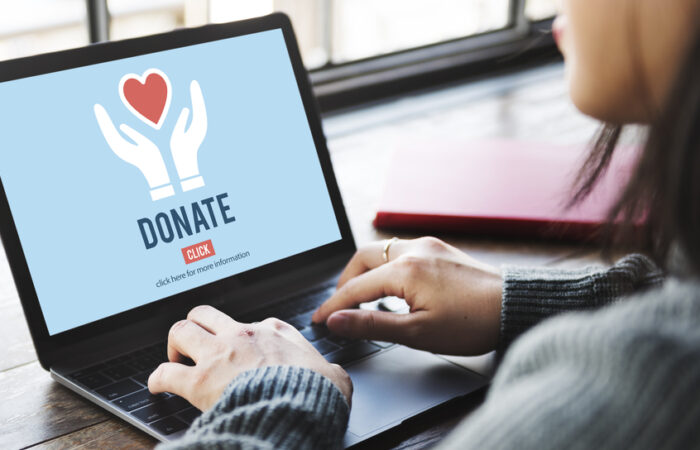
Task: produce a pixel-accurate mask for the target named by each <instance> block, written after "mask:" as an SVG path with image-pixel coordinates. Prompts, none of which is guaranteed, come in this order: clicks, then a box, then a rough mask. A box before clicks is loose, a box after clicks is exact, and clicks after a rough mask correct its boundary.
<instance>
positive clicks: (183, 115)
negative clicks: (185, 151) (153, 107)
mask: <svg viewBox="0 0 700 450" xmlns="http://www.w3.org/2000/svg"><path fill="white" fill-rule="evenodd" d="M189 117H190V109H189V108H182V111H181V112H180V115H179V116H178V118H177V122H175V127H174V128H173V134H172V136H171V137H170V144H171V145H172V143H173V141H175V140H177V139H180V138H181V137H182V136H183V135H184V134H185V126H186V125H187V119H188V118H189Z"/></svg>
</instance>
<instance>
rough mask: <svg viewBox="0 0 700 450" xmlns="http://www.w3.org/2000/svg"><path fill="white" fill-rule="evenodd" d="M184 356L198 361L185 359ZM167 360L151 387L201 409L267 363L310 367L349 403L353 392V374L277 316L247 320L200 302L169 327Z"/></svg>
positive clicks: (155, 373) (153, 374)
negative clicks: (330, 360)
mask: <svg viewBox="0 0 700 450" xmlns="http://www.w3.org/2000/svg"><path fill="white" fill-rule="evenodd" d="M185 357H188V358H191V359H192V360H193V361H194V362H195V365H194V366H187V365H184V364H182V361H183V360H184V358H185ZM168 360H170V362H166V363H163V364H161V365H160V366H158V368H157V369H156V370H155V371H154V372H153V373H152V374H151V376H150V377H149V379H148V389H149V390H150V391H151V392H152V393H154V394H156V393H159V392H172V393H173V394H177V395H179V396H181V397H184V398H185V399H187V400H188V401H189V402H190V403H192V404H193V405H194V406H196V407H197V408H199V409H200V410H202V411H204V410H206V409H209V408H210V407H211V406H213V405H214V403H216V402H217V400H218V399H219V397H221V394H222V393H223V392H224V389H226V387H227V386H228V385H229V384H230V383H231V381H233V379H234V378H236V376H238V375H239V374H240V373H242V372H245V371H247V370H251V369H257V368H259V367H264V366H280V365H281V366H298V367H305V368H308V369H311V370H313V371H316V372H318V373H320V374H321V375H324V376H326V377H327V378H328V379H330V380H331V381H332V382H333V383H334V384H335V385H336V386H337V387H338V389H340V391H341V392H342V393H343V395H345V398H346V399H347V401H348V403H350V399H351V397H352V382H351V381H350V377H349V376H348V374H347V373H346V372H345V371H344V370H343V369H342V368H341V367H340V366H338V365H337V364H330V363H328V362H327V361H326V360H325V359H324V358H323V356H321V354H320V353H318V352H317V351H316V349H315V348H313V346H312V345H311V344H310V343H309V342H308V341H307V340H306V339H304V337H303V336H302V335H301V334H300V333H299V332H298V331H297V330H296V329H295V328H294V327H292V326H291V325H289V324H287V323H285V322H282V321H281V320H278V319H266V320H264V321H262V322H259V323H254V324H245V323H239V322H236V321H235V320H233V319H232V318H230V317H229V316H227V315H226V314H224V313H222V312H221V311H218V310H217V309H215V308H212V307H211V306H198V307H196V308H194V309H193V310H192V311H190V313H189V314H188V315H187V319H186V320H181V321H179V322H177V323H175V324H174V325H173V326H172V328H170V333H169V334H168Z"/></svg>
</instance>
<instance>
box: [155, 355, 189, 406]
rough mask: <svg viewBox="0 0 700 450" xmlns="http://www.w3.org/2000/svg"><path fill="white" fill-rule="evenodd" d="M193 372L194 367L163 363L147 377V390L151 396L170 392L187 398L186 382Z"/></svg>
mask: <svg viewBox="0 0 700 450" xmlns="http://www.w3.org/2000/svg"><path fill="white" fill-rule="evenodd" d="M194 370H195V369H194V367H190V366H185V365H184V364H178V363H172V362H167V363H163V364H161V365H160V366H158V367H157V368H156V370H154V371H153V373H152V374H151V375H150V376H149V377H148V390H149V391H151V393H152V394H160V393H161V392H171V393H173V394H177V395H179V396H181V397H185V398H187V394H189V392H188V385H187V381H188V380H190V379H192V375H193V372H194Z"/></svg>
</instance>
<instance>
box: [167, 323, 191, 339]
mask: <svg viewBox="0 0 700 450" xmlns="http://www.w3.org/2000/svg"><path fill="white" fill-rule="evenodd" d="M187 323H188V321H187V320H178V321H177V322H175V323H174V324H173V326H171V327H170V331H169V332H168V336H169V337H173V336H176V335H177V334H178V333H179V332H180V330H182V329H183V328H184V327H185V326H187Z"/></svg>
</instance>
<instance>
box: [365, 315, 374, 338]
mask: <svg viewBox="0 0 700 450" xmlns="http://www.w3.org/2000/svg"><path fill="white" fill-rule="evenodd" d="M365 328H366V329H367V332H368V333H373V332H375V331H376V329H377V317H376V315H375V313H374V311H371V312H369V313H368V314H367V315H365Z"/></svg>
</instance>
